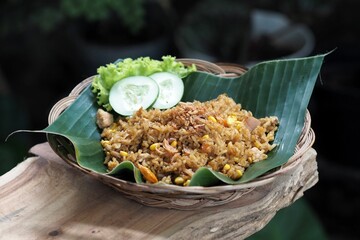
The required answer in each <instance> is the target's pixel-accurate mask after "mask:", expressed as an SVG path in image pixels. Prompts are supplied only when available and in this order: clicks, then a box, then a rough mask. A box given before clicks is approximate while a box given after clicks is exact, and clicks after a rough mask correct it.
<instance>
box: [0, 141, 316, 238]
mask: <svg viewBox="0 0 360 240" xmlns="http://www.w3.org/2000/svg"><path fill="white" fill-rule="evenodd" d="M30 152H31V153H33V154H34V155H35V156H34V157H29V158H27V159H26V160H24V161H23V162H22V163H21V164H19V165H18V166H16V167H15V168H13V169H12V170H11V171H9V172H8V173H6V174H4V175H2V176H1V177H0V239H95V240H97V239H141V240H143V239H244V238H246V237H248V236H250V235H251V234H253V233H255V232H257V231H259V230H260V229H262V228H263V227H264V226H265V225H266V224H267V223H268V222H269V221H270V220H271V219H272V218H273V217H274V215H275V214H276V212H277V211H278V210H279V209H281V208H284V207H286V206H288V205H290V204H292V203H293V202H294V201H296V200H297V199H298V198H300V197H301V196H303V193H304V191H306V190H307V189H309V188H311V187H312V186H313V185H314V184H316V182H317V181H318V172H317V163H316V151H315V150H314V149H312V148H311V149H309V150H308V151H307V152H306V153H305V154H304V155H303V156H302V157H301V159H300V160H298V161H296V162H294V163H292V164H291V168H290V169H289V170H288V171H286V172H284V174H281V175H279V176H278V177H277V178H276V180H275V181H274V182H272V183H271V184H269V185H265V186H261V187H257V188H255V189H254V190H252V192H251V193H249V194H247V198H246V199H245V200H244V199H243V200H241V201H240V200H236V201H234V202H231V203H229V204H226V205H223V206H218V207H211V208H204V209H200V210H194V211H181V210H169V209H163V208H154V207H148V206H144V205H141V204H140V203H138V202H135V201H133V200H131V199H128V198H126V197H124V195H123V194H122V193H120V192H118V191H115V190H114V189H112V188H110V187H108V186H106V185H105V184H103V183H101V182H99V181H97V180H96V179H94V178H93V177H90V176H88V175H86V174H84V173H82V172H80V171H79V170H77V169H74V168H72V167H71V166H69V165H68V164H66V163H65V162H64V161H63V160H62V159H61V158H59V157H58V156H57V155H56V154H55V153H54V152H53V151H52V149H51V148H50V146H49V145H48V143H42V144H38V145H35V146H34V147H33V148H32V149H31V150H30ZM1 160H3V159H1Z"/></svg>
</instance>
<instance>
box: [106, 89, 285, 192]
mask: <svg viewBox="0 0 360 240" xmlns="http://www.w3.org/2000/svg"><path fill="white" fill-rule="evenodd" d="M278 124H279V122H278V119H277V117H275V116H268V117H263V118H259V119H257V118H255V117H253V115H252V113H251V112H250V111H247V110H245V109H242V107H241V105H240V104H237V103H235V101H234V100H233V99H232V98H230V97H228V96H227V95H225V94H222V95H219V96H218V97H217V98H216V99H213V100H210V101H206V102H199V101H194V102H180V103H179V104H178V105H177V106H176V107H173V108H171V109H167V110H158V109H151V110H144V109H140V110H138V111H137V112H136V113H135V114H134V115H133V116H131V117H126V118H124V117H121V118H118V119H117V120H116V121H114V122H112V123H110V124H108V125H109V126H107V127H104V128H103V130H102V133H101V137H102V140H101V144H102V147H103V149H104V152H105V161H104V164H106V166H107V168H108V170H109V171H111V170H112V169H113V168H115V167H116V166H117V165H118V164H119V163H121V162H123V161H131V162H133V163H134V165H135V166H136V167H138V168H139V169H140V171H141V173H142V175H143V176H144V179H145V180H146V182H148V183H156V182H158V181H162V182H165V183H168V184H176V185H181V186H187V185H188V184H189V182H190V180H191V177H192V176H193V174H194V173H195V172H196V170H197V169H199V168H200V167H209V168H212V169H213V170H215V171H218V172H221V173H223V174H225V175H227V176H228V177H229V178H231V179H233V180H237V179H239V178H241V176H242V175H243V173H244V171H245V169H246V168H247V167H248V166H249V165H250V164H252V163H254V162H258V161H262V160H265V159H266V158H267V153H268V152H269V151H271V150H272V149H273V148H274V147H275V144H274V143H273V140H274V136H275V132H276V130H277V128H278Z"/></svg>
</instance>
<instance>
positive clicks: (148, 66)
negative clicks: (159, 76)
mask: <svg viewBox="0 0 360 240" xmlns="http://www.w3.org/2000/svg"><path fill="white" fill-rule="evenodd" d="M175 59H176V58H175V57H172V56H163V57H162V61H159V60H154V59H150V58H149V57H140V58H137V59H131V58H126V59H124V60H123V61H120V62H118V63H110V64H107V65H106V66H101V67H99V68H98V69H97V73H98V75H97V76H95V78H94V80H93V82H92V92H94V93H95V94H96V97H97V103H98V104H99V105H100V106H102V107H104V108H105V109H106V110H107V111H111V110H112V109H113V108H112V106H111V105H110V103H109V94H110V89H111V87H112V86H113V85H114V84H115V83H116V82H118V81H120V80H122V79H124V78H127V77H131V76H150V75H152V74H154V73H158V72H169V73H173V74H175V75H177V76H178V77H180V78H181V79H182V78H185V77H186V76H188V75H189V74H190V73H192V72H194V71H196V67H195V65H192V66H189V67H187V66H184V64H183V63H181V62H177V61H176V60H175Z"/></svg>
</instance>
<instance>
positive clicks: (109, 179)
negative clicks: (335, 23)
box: [47, 59, 315, 210]
mask: <svg viewBox="0 0 360 240" xmlns="http://www.w3.org/2000/svg"><path fill="white" fill-rule="evenodd" d="M178 61H181V62H183V63H184V65H189V64H195V65H196V67H197V70H198V71H205V72H210V73H213V74H217V75H220V76H222V77H234V76H240V75H242V74H244V73H245V72H246V69H245V68H244V67H242V66H240V65H236V64H228V63H218V64H214V63H210V62H207V61H203V60H198V59H178ZM93 77H94V76H92V77H89V78H87V79H85V80H84V81H82V82H81V83H79V84H78V85H77V86H76V87H75V88H74V89H73V90H72V91H71V92H70V94H69V96H68V97H65V98H63V99H61V100H60V101H59V102H57V103H56V104H55V105H54V106H53V108H52V109H51V111H50V113H49V118H48V122H49V124H51V123H53V122H54V121H55V120H56V118H57V117H58V116H59V115H60V114H61V113H62V112H63V111H64V110H65V109H66V108H67V107H68V106H69V105H70V104H71V103H72V102H73V101H74V100H75V99H76V98H77V96H78V95H79V94H80V93H81V91H82V90H84V89H85V87H86V86H88V85H89V84H90V83H91V81H92V79H93ZM47 138H48V142H49V144H50V146H51V148H52V149H53V150H54V151H55V152H56V154H57V155H59V156H60V157H61V158H62V159H63V160H64V161H66V162H67V163H68V164H70V165H71V166H72V167H74V168H76V169H78V170H80V171H82V172H84V173H86V174H88V175H91V176H93V177H95V178H96V179H98V180H99V181H101V182H103V183H105V184H107V185H109V186H111V187H112V188H114V189H116V190H117V191H120V192H122V193H124V194H125V196H126V197H128V198H130V199H133V200H136V201H137V202H140V203H142V204H144V205H147V206H152V207H161V208H170V209H179V210H194V209H200V208H205V207H215V206H220V205H225V204H228V203H231V202H234V201H243V202H244V204H246V202H247V201H248V199H247V198H248V197H249V196H250V195H251V194H250V193H251V192H252V191H253V190H254V189H256V188H261V187H264V186H269V185H270V186H271V184H272V183H273V182H274V180H275V179H276V178H278V177H281V175H283V174H286V173H287V172H288V170H289V169H291V167H292V165H294V164H296V162H297V161H300V159H301V157H302V156H303V154H304V153H305V152H306V151H307V150H308V149H309V148H311V146H312V145H313V143H314V141H315V134H314V132H313V130H312V129H311V117H310V114H309V112H308V111H307V113H306V116H305V123H304V127H303V129H302V132H301V136H300V138H299V140H298V143H297V145H296V149H295V153H294V155H293V156H292V157H291V158H290V159H289V160H288V162H287V163H286V164H284V165H283V166H281V167H280V168H278V169H276V170H275V171H272V172H270V173H268V174H265V175H264V176H261V177H259V178H257V179H255V180H253V181H251V182H248V183H244V184H239V185H225V186H213V187H180V186H175V185H150V184H136V183H133V182H128V181H125V180H122V179H119V178H116V177H113V176H109V175H105V174H100V173H96V172H94V171H91V170H88V169H84V168H82V167H80V166H79V165H78V164H77V162H76V159H75V156H74V154H73V153H74V151H73V146H72V144H71V142H69V140H68V139H66V138H64V137H62V136H60V135H54V134H47Z"/></svg>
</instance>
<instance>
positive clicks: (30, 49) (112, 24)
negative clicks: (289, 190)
mask: <svg viewBox="0 0 360 240" xmlns="http://www.w3.org/2000/svg"><path fill="white" fill-rule="evenodd" d="M358 9H360V1H356V0H353V1H352V0H341V1H340V0H272V1H270V0H254V1H239V0H238V1H235V0H224V1H217V0H192V1H190V0H182V1H175V0H172V1H171V0H147V1H143V0H132V1H127V0H117V1H115V0H114V1H111V0H55V1H45V0H33V1H26V0H7V1H6V0H5V1H4V0H2V1H1V2H0V112H1V118H0V119H1V120H0V121H1V124H0V137H1V139H3V140H1V142H0V152H1V159H0V175H1V174H4V173H6V172H7V171H9V170H10V169H12V168H13V167H14V166H16V164H18V163H19V162H21V161H22V160H23V159H24V158H25V157H26V156H27V151H28V149H29V148H30V147H31V146H33V145H34V144H37V143H41V142H44V141H46V138H45V136H44V135H42V134H19V135H15V136H13V137H11V138H10V139H9V140H8V141H7V142H6V143H5V138H6V136H7V135H8V134H9V133H11V132H12V131H14V130H18V129H32V130H35V129H43V128H45V127H46V126H47V116H48V113H49V111H50V109H51V107H52V106H53V105H54V104H55V103H56V102H57V101H58V100H59V99H61V98H63V97H65V96H66V95H67V94H68V93H69V91H70V90H71V89H72V88H73V87H74V86H75V85H76V84H77V83H79V82H80V81H81V80H83V79H85V78H86V77H88V76H90V75H94V74H96V69H97V67H98V66H100V65H105V64H106V63H109V62H113V61H115V60H116V59H118V58H125V57H132V58H135V57H139V56H150V57H152V58H160V57H161V56H163V55H174V56H177V57H178V58H180V57H195V58H202V59H205V60H210V61H215V62H216V61H227V62H235V63H240V64H242V65H245V66H249V67H250V66H251V65H253V64H255V63H256V62H259V61H263V60H269V59H278V58H292V57H304V56H309V55H315V54H322V53H327V52H330V51H332V50H334V49H335V51H334V52H332V53H331V54H330V55H328V56H327V57H326V58H325V62H324V64H323V68H322V70H321V74H320V76H319V80H318V82H317V84H316V86H315V89H314V92H313V96H312V99H311V102H310V105H309V110H310V113H311V116H312V127H313V129H314V131H315V134H316V142H315V144H314V148H315V150H316V151H317V152H318V158H317V160H318V168H319V178H320V181H319V182H318V184H317V185H315V186H314V187H313V188H312V189H310V190H308V191H307V192H306V193H305V196H304V198H302V199H301V202H305V208H306V209H307V211H309V212H310V213H309V214H308V215H305V216H303V218H301V219H302V220H303V221H309V222H311V221H315V222H316V224H314V225H313V226H312V227H313V228H312V229H310V230H309V229H308V228H306V226H302V225H300V224H299V222H297V223H296V222H295V223H293V224H299V228H297V232H298V233H299V232H306V231H319V232H320V233H321V234H320V235H321V236H323V237H325V238H328V239H334V240H335V239H358V236H359V235H360V228H359V227H358V222H359V221H358V216H359V215H360V204H359V202H360V188H359V185H360V159H359V154H358V152H357V150H356V149H357V148H358V147H359V141H358V139H357V137H358V136H359V135H360V130H359V127H358V125H357V120H358V116H359V112H360V107H359V106H360V80H359V78H360V60H359V56H360V45H359V36H360V27H359V24H358V22H359V20H360V14H358V11H359V10H358ZM297 204H298V203H296V204H294V205H296V206H299V205H297ZM301 204H302V205H301V206H300V207H299V208H298V209H304V208H303V207H304V203H301ZM291 211H292V212H290V211H289V212H288V213H287V214H284V215H285V216H286V217H285V218H283V219H287V220H283V223H282V224H285V225H286V224H288V225H289V224H292V222H291V221H289V219H293V218H296V216H299V215H296V212H294V211H293V210H291ZM300 211H302V210H300ZM298 212H299V211H298ZM303 213H304V212H303ZM280 215H281V216H282V213H281V214H279V217H278V216H277V219H279V218H280V217H281V216H280ZM311 219H312V220H311ZM314 219H315V220H314ZM310 220H311V221H310ZM273 222H274V223H273ZM273 222H272V223H273V224H269V226H268V227H267V228H266V229H264V231H265V230H266V231H269V232H272V234H274V232H275V231H276V230H274V228H276V226H277V227H278V228H279V227H280V226H281V227H282V225H277V224H276V223H277V222H275V220H274V221H273ZM279 224H281V223H279ZM292 228H294V226H292ZM315 228H317V230H314V229H315ZM282 229H283V230H281V229H280V230H279V229H278V231H280V232H281V231H285V230H284V229H288V227H284V228H282ZM319 229H320V230H319ZM259 234H260V233H259ZM320 235H318V236H320ZM258 236H259V237H261V235H258ZM267 236H270V235H267ZM271 236H275V235H271ZM279 236H281V234H280V235H278V238H276V239H285V238H284V236H283V237H282V238H279ZM294 236H298V237H297V238H296V237H294ZM300 236H302V237H300ZM305 236H307V237H305ZM310 236H314V235H311V234H309V235H306V234H305V235H301V234H297V235H293V238H291V239H314V238H311V237H310ZM259 239H261V238H259ZM267 239H269V238H267ZM316 239H319V238H316Z"/></svg>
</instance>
